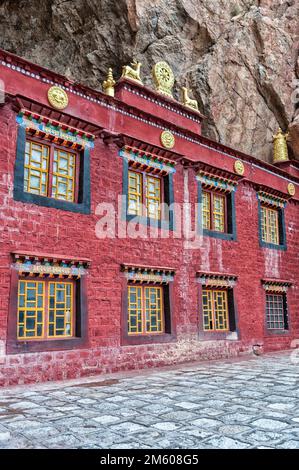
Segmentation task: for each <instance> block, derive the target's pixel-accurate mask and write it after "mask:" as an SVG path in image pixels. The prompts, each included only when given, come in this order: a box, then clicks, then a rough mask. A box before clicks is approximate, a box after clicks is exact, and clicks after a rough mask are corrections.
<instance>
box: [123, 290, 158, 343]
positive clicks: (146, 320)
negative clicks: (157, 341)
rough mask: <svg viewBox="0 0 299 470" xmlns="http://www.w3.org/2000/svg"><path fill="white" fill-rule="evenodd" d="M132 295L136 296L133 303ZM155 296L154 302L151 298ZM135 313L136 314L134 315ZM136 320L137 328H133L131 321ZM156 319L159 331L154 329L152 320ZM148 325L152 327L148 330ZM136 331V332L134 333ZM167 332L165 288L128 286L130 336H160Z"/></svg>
mask: <svg viewBox="0 0 299 470" xmlns="http://www.w3.org/2000/svg"><path fill="white" fill-rule="evenodd" d="M131 295H133V296H135V298H136V301H135V302H133V301H132V300H131V299H132V297H131ZM152 295H154V297H155V300H154V302H153V301H152V300H151V296H152ZM132 312H134V313H132ZM132 318H135V319H136V326H134V327H132V324H131V323H132V322H131V319H132ZM153 318H155V319H156V325H158V326H157V329H156V330H155V329H154V328H152V319H153ZM148 324H150V327H149V328H148ZM133 330H135V331H133ZM164 332H165V319H164V301H163V287H157V286H138V285H129V286H128V334H129V336H138V335H148V334H150V335H159V334H163V333H164Z"/></svg>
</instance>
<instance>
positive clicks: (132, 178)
mask: <svg viewBox="0 0 299 470" xmlns="http://www.w3.org/2000/svg"><path fill="white" fill-rule="evenodd" d="M132 183H133V184H132ZM142 193H143V181H142V174H141V173H138V172H137V171H132V170H129V172H128V214H130V215H142ZM131 203H133V204H134V205H136V210H134V209H132V207H131Z"/></svg>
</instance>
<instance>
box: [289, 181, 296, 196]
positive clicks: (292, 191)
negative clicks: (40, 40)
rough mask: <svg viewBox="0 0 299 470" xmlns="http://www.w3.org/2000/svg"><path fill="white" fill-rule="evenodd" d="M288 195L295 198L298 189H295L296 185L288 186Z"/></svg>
mask: <svg viewBox="0 0 299 470" xmlns="http://www.w3.org/2000/svg"><path fill="white" fill-rule="evenodd" d="M288 193H289V194H290V196H295V194H296V188H295V185H294V184H293V183H289V184H288Z"/></svg>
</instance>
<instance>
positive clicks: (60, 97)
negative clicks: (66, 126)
mask: <svg viewBox="0 0 299 470" xmlns="http://www.w3.org/2000/svg"><path fill="white" fill-rule="evenodd" d="M48 101H49V103H50V105H51V106H53V108H55V109H59V110H62V109H65V108H66V107H67V106H68V104H69V98H68V95H67V93H66V91H64V90H63V89H62V88H60V87H59V86H52V87H51V88H50V89H49V91H48Z"/></svg>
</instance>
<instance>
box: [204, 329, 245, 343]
mask: <svg viewBox="0 0 299 470" xmlns="http://www.w3.org/2000/svg"><path fill="white" fill-rule="evenodd" d="M198 339H200V340H202V341H218V340H224V341H239V335H238V333H237V331H224V332H221V331H200V332H199V334H198Z"/></svg>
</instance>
